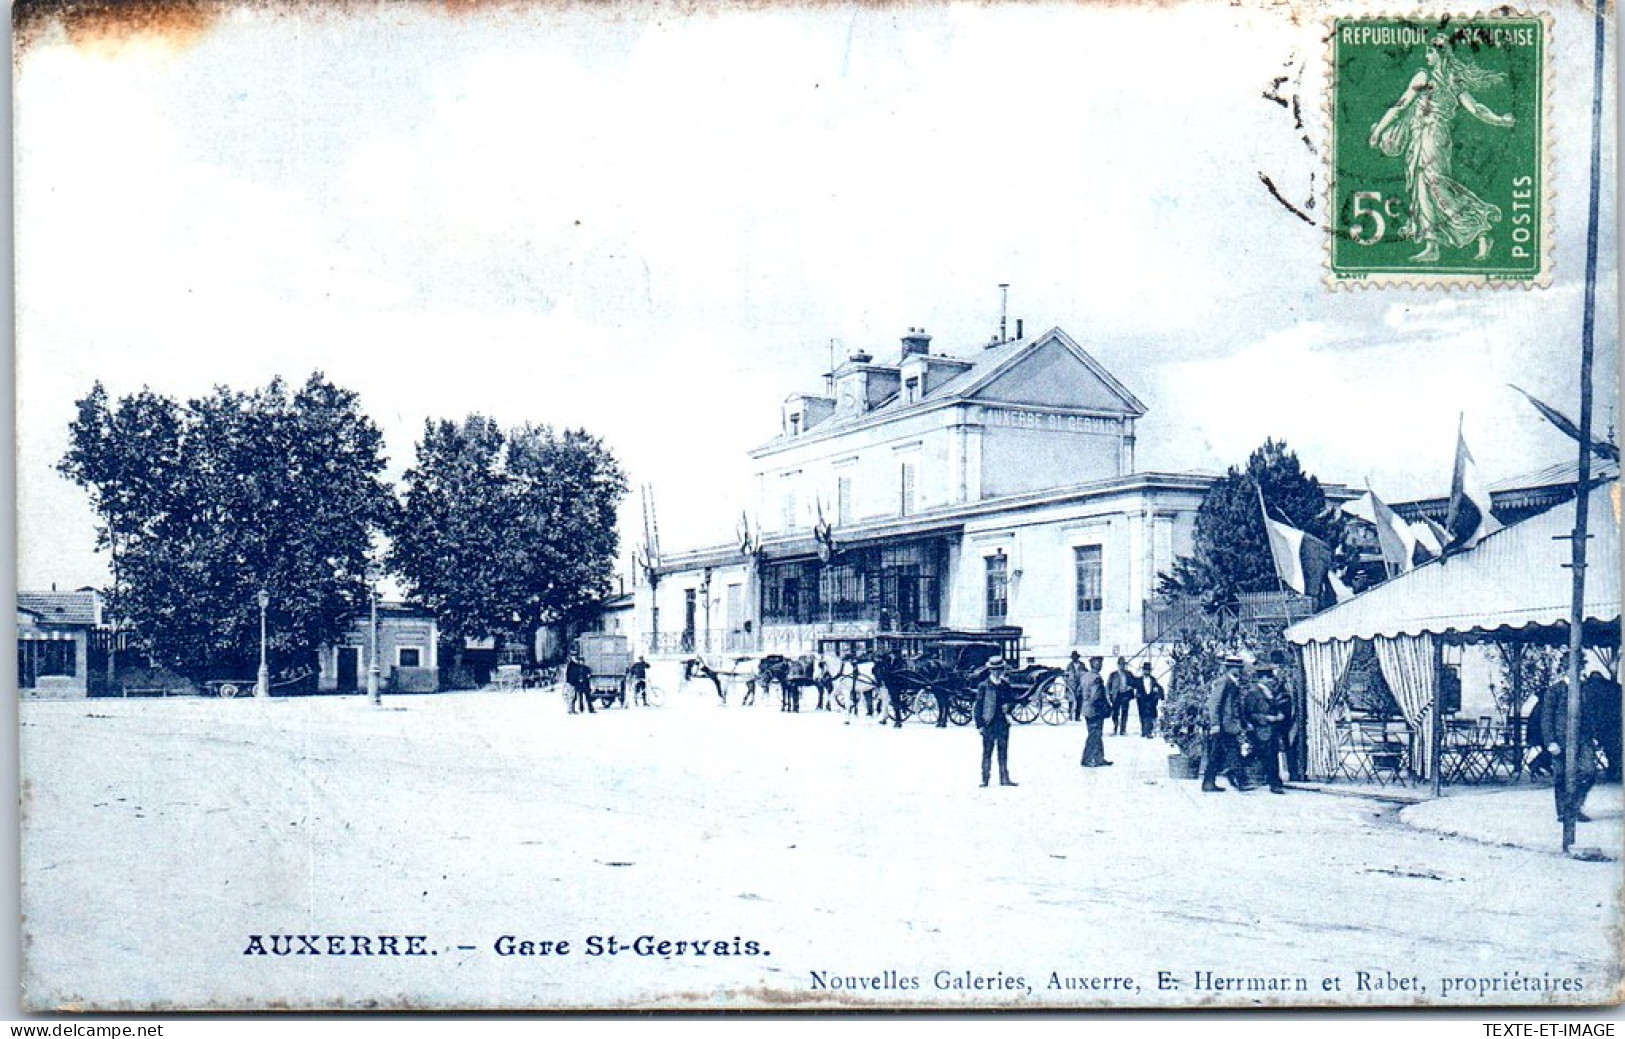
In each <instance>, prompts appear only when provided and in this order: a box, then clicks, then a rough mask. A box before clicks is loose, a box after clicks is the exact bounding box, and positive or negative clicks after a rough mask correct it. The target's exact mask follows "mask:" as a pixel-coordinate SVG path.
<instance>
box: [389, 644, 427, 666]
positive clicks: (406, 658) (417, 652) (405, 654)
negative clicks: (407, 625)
mask: <svg viewBox="0 0 1625 1039" xmlns="http://www.w3.org/2000/svg"><path fill="white" fill-rule="evenodd" d="M395 658H396V659H395V663H396V664H397V665H398V666H400V667H422V666H423V650H421V649H419V648H418V647H416V646H402V647H400V648H399V649H397V650H396V651H395Z"/></svg>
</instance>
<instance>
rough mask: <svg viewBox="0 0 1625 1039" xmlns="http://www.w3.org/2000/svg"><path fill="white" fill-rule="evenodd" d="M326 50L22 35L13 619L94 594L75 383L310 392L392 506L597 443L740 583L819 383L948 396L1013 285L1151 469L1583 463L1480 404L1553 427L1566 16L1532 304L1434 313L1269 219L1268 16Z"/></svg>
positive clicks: (1609, 394) (48, 30)
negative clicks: (1256, 461)
mask: <svg viewBox="0 0 1625 1039" xmlns="http://www.w3.org/2000/svg"><path fill="white" fill-rule="evenodd" d="M311 6H312V8H313V9H308V10H307V9H306V8H305V7H304V6H302V5H294V4H285V5H279V4H276V3H262V4H253V5H250V4H244V5H242V6H238V7H234V8H221V9H220V11H219V14H218V16H217V17H213V18H204V17H194V18H190V19H188V18H180V19H178V20H171V21H168V22H165V21H163V20H162V19H159V20H157V21H156V22H149V23H144V24H142V25H140V26H132V25H129V24H126V25H115V26H107V25H96V24H91V23H87V22H83V21H81V22H75V23H72V24H66V25H64V24H56V23H51V24H45V25H43V26H38V27H36V31H34V32H32V33H25V35H24V37H23V41H22V43H21V45H20V47H19V50H18V58H17V61H16V64H15V84H14V98H15V140H16V145H15V147H16V173H15V185H16V207H17V208H16V256H17V297H16V310H17V321H16V326H17V346H16V350H17V394H18V400H17V451H18V459H17V482H18V510H19V514H18V530H19V585H20V587H24V588H32V587H47V586H49V585H51V584H53V583H54V584H57V585H59V586H61V587H75V586H79V585H83V584H102V583H105V581H106V566H105V560H104V559H103V558H102V557H100V556H98V555H97V554H96V553H95V551H94V546H93V540H94V530H95V524H94V517H93V516H92V514H91V512H90V510H89V507H88V504H87V501H86V497H85V494H84V492H83V491H82V490H81V489H80V488H78V487H76V486H74V485H72V484H71V483H70V482H68V481H67V480H65V479H64V478H63V477H61V476H60V475H58V474H57V473H56V472H55V470H54V466H55V463H56V461H57V460H58V459H59V458H60V457H61V456H62V454H63V452H64V451H65V449H66V447H67V426H68V423H69V422H70V421H71V420H72V417H73V414H74V401H75V400H76V399H78V398H79V397H81V396H83V395H84V393H85V392H86V391H87V390H88V389H89V388H90V386H91V384H92V383H93V382H94V381H96V380H101V381H102V382H103V383H104V384H106V386H107V387H108V389H109V391H110V392H111V393H113V394H115V395H121V394H126V393H130V392H134V391H135V390H138V389H139V388H141V387H142V386H150V387H151V388H153V389H154V390H157V391H159V392H163V393H167V394H171V395H175V396H178V397H191V396H194V395H199V394H202V393H204V392H206V391H207V390H208V389H209V388H210V387H212V386H214V385H217V384H224V385H229V386H233V387H236V388H242V389H246V388H249V387H252V386H257V385H263V384H264V383H266V382H267V381H269V380H270V379H271V378H272V377H273V376H278V375H280V376H283V377H285V378H287V379H289V380H290V381H302V380H303V378H304V377H305V376H306V375H308V374H309V373H310V372H311V371H313V370H321V371H323V372H325V373H326V374H327V375H328V376H329V377H330V378H331V379H333V380H334V381H336V382H337V383H339V384H340V385H343V386H346V387H349V388H351V389H354V390H357V391H358V392H359V393H360V395H361V400H362V405H363V407H364V408H365V410H366V411H367V412H368V413H369V415H370V416H371V417H372V418H373V420H374V421H375V422H377V423H378V425H379V426H380V427H381V428H382V430H383V432H384V434H385V437H386V443H387V451H388V454H389V457H390V462H391V472H392V473H394V474H398V473H399V472H400V471H401V470H402V469H404V468H405V467H406V466H407V465H409V464H410V463H411V460H412V452H413V445H414V443H415V441H416V439H417V438H418V436H419V435H420V434H421V430H422V427H423V423H424V421H425V420H426V419H431V418H434V419H438V418H460V417H462V416H464V415H466V414H468V413H470V412H480V413H483V414H487V415H492V416H494V417H496V418H497V419H499V420H500V421H502V422H504V423H509V424H516V423H519V422H523V421H529V422H545V423H550V424H553V425H555V426H569V427H575V426H581V427H585V428H587V429H589V430H591V431H592V432H594V433H596V434H598V435H599V436H601V437H603V438H604V439H605V441H606V442H607V443H608V444H609V446H610V447H611V449H612V450H613V451H615V453H616V454H617V456H618V457H619V458H621V460H622V461H623V463H624V464H625V466H626V468H627V470H628V472H629V476H630V479H631V481H632V484H633V486H634V487H635V488H642V487H645V486H648V487H650V488H651V489H652V492H653V495H654V497H655V500H656V502H657V505H658V515H659V521H660V526H661V534H662V542H663V544H664V546H665V547H666V548H667V549H668V550H670V549H673V548H678V547H684V546H690V547H691V546H699V545H705V544H716V543H722V542H727V541H730V540H731V539H732V537H733V532H734V529H735V523H736V520H737V517H738V515H739V513H740V510H741V508H742V507H744V506H746V505H747V504H748V503H749V501H750V500H751V498H752V494H751V486H750V476H751V463H750V460H749V458H748V457H747V452H748V450H749V449H750V448H751V447H753V446H755V445H757V444H760V443H762V442H764V441H766V440H767V439H769V438H770V437H772V436H773V435H775V433H776V432H777V430H778V423H779V405H780V403H781V402H782V401H783V399H784V398H785V397H786V396H787V395H788V394H790V393H792V392H798V391H807V390H817V389H818V388H819V386H820V382H821V375H822V373H823V372H824V371H825V370H826V369H827V366H828V359H829V356H830V353H831V350H832V345H831V344H832V343H833V344H834V347H833V349H834V350H835V352H836V354H837V356H838V357H844V356H845V355H846V354H847V353H849V352H851V351H854V350H857V349H859V348H863V349H867V350H869V351H870V352H872V353H874V354H875V355H876V356H877V357H878V358H879V359H881V360H886V359H889V358H890V357H892V356H894V355H895V353H896V351H897V339H898V337H899V336H901V335H902V334H903V333H904V332H905V331H906V330H907V329H908V328H910V327H916V326H923V327H925V328H926V329H927V330H928V331H929V332H930V333H931V334H932V335H933V336H934V340H933V350H936V351H939V352H947V353H971V352H974V350H975V349H977V347H978V346H979V345H980V344H982V343H985V342H986V341H987V339H988V337H989V336H990V335H991V334H993V333H994V332H996V331H997V327H998V319H999V307H1000V294H999V289H998V286H999V285H1000V284H1001V283H1007V284H1008V285H1009V286H1010V289H1009V315H1010V317H1011V319H1012V320H1013V319H1014V318H1016V317H1021V318H1023V319H1024V321H1025V323H1026V327H1027V329H1028V330H1029V331H1030V332H1032V331H1039V330H1042V329H1046V328H1049V327H1051V326H1060V327H1062V328H1064V329H1066V330H1067V331H1068V332H1069V333H1070V334H1071V335H1072V336H1073V337H1074V338H1075V339H1076V340H1077V341H1078V342H1079V343H1080V344H1082V345H1083V347H1084V349H1086V350H1087V351H1089V352H1090V353H1091V354H1093V355H1094V356H1095V357H1096V358H1098V359H1099V360H1100V361H1101V362H1102V363H1103V364H1104V365H1105V366H1106V367H1107V368H1108V369H1110V370H1111V371H1112V372H1114V373H1115V374H1116V375H1117V376H1118V377H1119V378H1120V379H1121V381H1122V382H1123V383H1124V384H1125V385H1127V386H1128V387H1129V389H1130V390H1132V391H1133V392H1134V393H1135V394H1136V395H1137V396H1138V397H1139V398H1140V399H1141V400H1143V401H1145V402H1146V403H1147V405H1148V406H1149V408H1150V413H1149V414H1148V415H1147V417H1146V418H1145V419H1144V420H1142V422H1141V423H1140V427H1139V430H1138V432H1139V438H1138V447H1137V454H1138V459H1137V461H1138V464H1139V467H1140V468H1142V469H1157V470H1181V471H1182V470H1199V471H1210V472H1219V471H1222V470H1223V469H1224V468H1225V467H1227V466H1229V465H1232V464H1239V463H1241V462H1243V461H1244V460H1245V458H1246V456H1247V454H1248V453H1249V452H1250V451H1251V450H1252V449H1253V448H1255V447H1257V446H1258V445H1259V444H1260V443H1262V441H1263V440H1264V439H1265V438H1266V437H1272V436H1273V437H1275V438H1277V439H1285V440H1286V441H1287V442H1288V444H1289V445H1291V446H1292V447H1293V448H1295V449H1296V450H1297V451H1298V453H1299V455H1300V457H1301V458H1302V459H1303V461H1304V463H1305V465H1306V467H1307V468H1309V469H1310V470H1311V471H1312V472H1314V473H1316V474H1317V475H1319V476H1321V477H1322V478H1323V479H1327V480H1332V481H1338V482H1343V483H1349V484H1354V485H1357V486H1359V485H1363V484H1364V483H1365V482H1366V481H1367V480H1369V481H1370V483H1371V486H1372V487H1373V488H1374V489H1376V490H1377V491H1378V493H1379V494H1381V495H1383V496H1384V497H1386V498H1389V499H1392V500H1404V499H1405V498H1407V497H1418V496H1424V495H1434V494H1441V493H1444V492H1445V491H1446V490H1447V489H1448V483H1449V476H1450V465H1451V460H1452V457H1453V454H1454V448H1455V431H1456V426H1457V422H1458V416H1459V417H1460V421H1461V423H1462V426H1463V429H1464V431H1465V435H1466V437H1467V439H1468V442H1469V443H1470V444H1471V446H1472V449H1473V453H1474V454H1475V456H1476V457H1477V459H1478V462H1479V465H1480V467H1481V469H1482V470H1483V472H1484V475H1485V477H1486V478H1487V479H1490V480H1496V479H1499V478H1503V477H1510V476H1515V475H1517V474H1520V473H1525V472H1531V471H1533V470H1536V469H1539V468H1541V467H1543V466H1546V465H1549V464H1551V463H1553V462H1558V461H1562V460H1565V459H1569V458H1572V456H1573V451H1572V450H1571V445H1570V442H1568V441H1567V440H1565V439H1564V438H1563V437H1562V436H1561V435H1560V434H1558V433H1557V432H1556V431H1555V430H1553V429H1552V428H1551V427H1550V426H1549V425H1547V424H1546V423H1545V422H1544V420H1542V419H1541V418H1540V417H1539V416H1538V415H1537V414H1535V412H1534V411H1533V410H1532V409H1531V408H1529V406H1528V405H1527V404H1525V403H1523V402H1522V400H1521V398H1518V397H1517V395H1516V394H1514V393H1513V392H1512V391H1511V390H1509V389H1508V388H1507V385H1506V384H1507V383H1516V384H1517V385H1519V386H1521V387H1523V388H1524V389H1526V390H1529V391H1530V392H1531V393H1533V394H1535V395H1536V396H1538V397H1541V398H1543V399H1545V400H1546V401H1548V402H1549V403H1552V404H1554V405H1556V406H1558V407H1560V408H1562V409H1564V410H1566V411H1568V412H1570V413H1571V414H1573V413H1575V412H1577V411H1578V407H1577V400H1578V376H1577V369H1578V363H1577V360H1578V355H1579V339H1580V325H1581V313H1582V306H1581V303H1582V295H1583V291H1582V288H1583V287H1582V278H1581V275H1582V272H1583V269H1584V251H1583V249H1584V237H1585V224H1586V221H1585V215H1586V213H1585V205H1584V200H1585V198H1586V193H1587V181H1586V168H1585V163H1584V161H1583V159H1584V142H1586V141H1587V140H1588V138H1589V133H1590V127H1589V123H1588V121H1587V118H1586V116H1587V111H1588V103H1589V100H1590V96H1589V88H1588V86H1587V84H1589V81H1590V72H1589V64H1588V63H1589V60H1590V43H1591V36H1590V32H1591V30H1590V24H1589V21H1588V19H1587V18H1586V17H1585V16H1584V14H1583V13H1582V12H1580V11H1578V9H1573V8H1569V7H1567V6H1565V7H1562V8H1561V9H1559V10H1557V11H1556V12H1555V13H1554V32H1553V37H1552V38H1553V49H1552V61H1553V68H1552V75H1551V79H1552V82H1553V83H1555V84H1557V89H1554V91H1553V98H1552V109H1551V117H1552V118H1551V125H1550V130H1551V132H1550V138H1551V140H1552V141H1553V147H1554V158H1553V161H1552V164H1551V166H1552V171H1553V174H1554V179H1553V188H1554V191H1555V195H1556V199H1555V202H1554V206H1555V213H1556V219H1555V227H1556V236H1555V246H1556V253H1555V272H1556V273H1555V276H1554V280H1553V284H1552V285H1551V287H1550V288H1546V289H1535V290H1525V289H1511V290H1502V291H1468V292H1463V291H1453V292H1445V291H1440V290H1431V291H1429V290H1409V289H1380V290H1364V291H1347V290H1344V291H1333V290H1331V289H1329V288H1328V287H1327V286H1326V285H1325V284H1324V282H1323V279H1322V270H1323V267H1322V265H1323V260H1324V252H1325V248H1324V246H1325V239H1324V232H1323V231H1322V230H1321V229H1319V228H1318V227H1315V226H1311V225H1310V224H1309V223H1306V222H1304V221H1303V220H1300V219H1299V218H1298V217H1297V216H1295V215H1294V214H1292V213H1291V212H1289V211H1288V210H1287V209H1286V208H1284V207H1283V206H1282V205H1280V204H1279V203H1278V202H1277V201H1276V200H1275V199H1273V198H1272V197H1271V195H1270V194H1269V192H1268V191H1267V190H1266V189H1265V187H1264V185H1263V183H1262V180H1261V175H1263V176H1267V177H1268V178H1269V179H1270V181H1271V182H1272V183H1274V184H1275V185H1276V186H1277V188H1278V189H1279V191H1280V192H1281V194H1282V195H1283V196H1285V197H1286V198H1288V199H1289V200H1291V201H1292V202H1293V203H1294V204H1295V205H1297V206H1298V207H1299V208H1301V209H1304V210H1305V211H1306V212H1307V213H1309V214H1310V215H1311V216H1312V217H1315V218H1316V219H1318V216H1319V213H1320V211H1321V210H1322V209H1324V202H1323V200H1322V199H1321V198H1320V197H1319V195H1320V193H1321V192H1322V191H1323V189H1324V180H1325V178H1324V174H1323V169H1324V162H1325V160H1324V158H1323V156H1322V154H1321V153H1322V151H1323V150H1324V149H1323V146H1324V140H1325V136H1326V134H1325V125H1324V123H1325V118H1324V114H1323V112H1322V109H1321V106H1322V105H1323V104H1324V95H1325V86H1326V77H1325V40H1324V35H1323V33H1324V30H1323V28H1322V26H1321V24H1320V21H1319V19H1318V18H1317V17H1312V16H1310V15H1307V14H1305V15H1302V16H1298V15H1295V14H1294V13H1293V10H1292V9H1291V8H1289V7H1285V6H1282V5H1264V4H1253V3H1250V2H1247V3H1241V4H1234V5H1232V4H1218V3H1178V2H1173V3H1169V4H1166V5H1146V6H1141V7H1131V6H1128V5H1118V6H1113V7H1094V6H1087V5H1070V4H1053V5H1052V4H1044V3H1035V4H1022V5H1014V4H1011V5H987V4H959V3H941V4H913V5H908V6H895V7H888V6H884V5H867V6H850V7H849V6H842V5H838V4H830V5H822V6H818V7H809V8H808V9H806V10H797V9H795V8H792V7H790V6H789V5H787V4H786V5H773V4H763V5H759V6H756V7H754V8H751V7H749V6H746V5H732V6H728V7H722V6H720V5H718V6H710V5H689V6H688V7H687V8H686V9H679V8H675V7H656V6H653V5H648V6H639V5H615V6H614V7H612V8H605V9H599V8H588V7H586V6H571V5H566V4H559V5H553V6H546V5H541V4H536V5H531V6H526V5H524V4H508V5H497V4H490V5H480V4H474V5H460V6H456V7H445V6H440V5H429V4H410V3H408V4H399V5H389V6H371V5H367V4H364V3H358V4H351V5H346V6H344V7H343V8H342V9H340V8H337V7H334V8H321V7H314V5H311ZM1345 8H1346V10H1347V12H1349V13H1353V12H1357V11H1360V10H1362V9H1363V8H1361V7H1360V5H1358V4H1349V5H1340V7H1339V10H1340V12H1341V11H1344V10H1345ZM1612 71H1613V70H1612V67H1611V68H1610V72H1611V73H1612ZM1283 78H1284V79H1283ZM1277 79H1283V82H1282V83H1281V84H1280V85H1279V86H1273V84H1274V81H1276V80H1277ZM1608 81H1609V89H1608V92H1607V95H1606V98H1605V105H1606V106H1607V111H1608V112H1609V113H1610V116H1612V113H1613V112H1614V94H1615V88H1614V76H1613V75H1612V74H1611V75H1610V76H1609V80H1608ZM1272 92H1273V93H1275V94H1277V95H1278V96H1281V97H1285V98H1294V97H1295V98H1296V99H1297V101H1298V107H1299V111H1300V112H1301V113H1302V116H1303V121H1304V127H1303V128H1302V129H1299V128H1298V127H1297V126H1296V125H1295V123H1294V118H1293V114H1292V112H1291V110H1290V109H1289V108H1288V107H1284V106H1283V105H1281V104H1278V103H1276V102H1275V101H1272V100H1270V99H1269V98H1267V97H1266V96H1265V94H1266V93H1272ZM1612 125H1613V119H1612V118H1610V119H1609V126H1610V128H1611V127H1612ZM1608 143H1609V147H1608V148H1607V150H1606V159H1607V162H1606V166H1607V172H1606V180H1605V188H1604V190H1603V192H1602V197H1603V211H1602V214H1601V218H1602V219H1601V225H1602V228H1603V238H1602V242H1601V246H1602V247H1601V250H1600V254H1601V257H1602V269H1601V273H1600V284H1601V285H1602V291H1601V292H1600V296H1599V301H1598V328H1599V329H1600V330H1601V332H1600V334H1599V337H1598V357H1599V373H1600V375H1599V378H1598V386H1599V389H1598V392H1597V394H1596V397H1595V400H1596V404H1597V416H1598V424H1599V426H1600V427H1606V426H1607V425H1608V424H1609V423H1610V422H1611V421H1612V420H1613V418H1614V416H1615V409H1616V403H1617V388H1616V387H1617V383H1616V379H1615V372H1616V371H1617V332H1616V329H1617V324H1618V321H1617V309H1616V297H1615V292H1614V288H1613V286H1614V284H1615V281H1616V253H1617V247H1616V237H1615V233H1614V227H1615V223H1616V214H1615V211H1614V195H1615V192H1614V190H1613V173H1612V170H1613V148H1612V132H1610V135H1609V141H1608ZM639 509H640V505H639V501H638V498H637V497H636V496H634V497H633V498H631V499H629V501H628V508H627V514H628V515H629V516H630V517H632V518H633V520H634V521H635V520H636V517H637V515H638V513H639ZM639 529H640V527H639ZM629 534H631V535H633V536H635V534H636V532H635V531H629Z"/></svg>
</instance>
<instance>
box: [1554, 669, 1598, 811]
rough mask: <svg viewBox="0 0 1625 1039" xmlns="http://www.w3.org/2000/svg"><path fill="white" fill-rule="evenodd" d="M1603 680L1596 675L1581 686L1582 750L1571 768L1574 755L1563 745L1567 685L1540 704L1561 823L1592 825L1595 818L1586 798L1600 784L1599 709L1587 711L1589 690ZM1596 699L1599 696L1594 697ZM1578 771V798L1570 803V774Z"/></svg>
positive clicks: (1575, 753) (1566, 733)
mask: <svg viewBox="0 0 1625 1039" xmlns="http://www.w3.org/2000/svg"><path fill="white" fill-rule="evenodd" d="M1601 680H1602V679H1601V676H1597V675H1593V676H1589V677H1587V678H1586V680H1585V681H1584V682H1581V683H1580V725H1579V728H1578V735H1579V739H1580V742H1579V746H1577V747H1575V748H1574V754H1573V755H1572V756H1573V758H1574V762H1573V764H1572V765H1571V764H1570V763H1569V760H1568V758H1569V757H1570V755H1569V754H1568V753H1567V751H1566V750H1565V748H1564V746H1563V744H1564V742H1565V741H1566V740H1567V739H1568V731H1569V730H1568V717H1569V697H1568V689H1567V687H1566V686H1565V685H1555V686H1553V687H1552V688H1551V691H1550V692H1548V693H1547V694H1546V695H1545V696H1544V697H1542V698H1541V701H1540V711H1541V719H1540V720H1541V728H1542V730H1543V731H1544V733H1545V736H1546V740H1547V743H1546V750H1547V752H1548V753H1550V754H1551V756H1552V796H1553V799H1554V800H1555V801H1556V802H1557V818H1558V821H1559V822H1562V821H1565V820H1568V819H1573V820H1574V821H1575V822H1580V823H1588V822H1590V821H1591V817H1590V816H1589V815H1586V814H1585V803H1586V795H1587V794H1589V793H1591V788H1592V786H1593V785H1595V784H1596V782H1597V731H1596V726H1595V724H1594V716H1595V709H1594V707H1593V709H1592V710H1587V707H1588V706H1591V705H1588V704H1587V703H1586V687H1587V686H1588V685H1590V686H1594V685H1596V684H1597V682H1599V681H1601ZM1593 696H1595V694H1593ZM1571 767H1572V768H1573V769H1574V797H1573V799H1570V797H1569V792H1568V789H1567V787H1568V784H1567V779H1568V772H1569V769H1570V768H1571Z"/></svg>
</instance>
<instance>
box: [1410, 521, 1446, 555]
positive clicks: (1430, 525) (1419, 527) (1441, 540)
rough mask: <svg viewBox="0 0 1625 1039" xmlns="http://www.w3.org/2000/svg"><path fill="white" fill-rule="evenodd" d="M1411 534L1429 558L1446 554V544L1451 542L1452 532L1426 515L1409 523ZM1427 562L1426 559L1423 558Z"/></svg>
mask: <svg viewBox="0 0 1625 1039" xmlns="http://www.w3.org/2000/svg"><path fill="white" fill-rule="evenodd" d="M1408 526H1409V527H1410V530H1411V536H1412V537H1413V538H1415V539H1416V545H1417V547H1418V548H1420V549H1421V550H1422V552H1423V554H1424V555H1426V556H1427V557H1428V559H1438V558H1439V557H1440V556H1442V555H1444V546H1446V545H1448V544H1449V543H1450V532H1449V531H1447V530H1445V529H1444V528H1443V527H1441V526H1440V525H1439V524H1438V523H1437V522H1435V521H1434V520H1430V519H1428V518H1427V517H1426V516H1423V517H1421V518H1420V519H1416V520H1412V521H1411V522H1410V524H1408ZM1423 562H1426V560H1423Z"/></svg>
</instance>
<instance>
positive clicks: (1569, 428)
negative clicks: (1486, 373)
mask: <svg viewBox="0 0 1625 1039" xmlns="http://www.w3.org/2000/svg"><path fill="white" fill-rule="evenodd" d="M1507 385H1508V386H1512V384H1511V383H1510V382H1509V383H1507ZM1512 388H1513V389H1515V390H1517V391H1518V392H1519V393H1521V394H1523V396H1524V399H1525V400H1527V401H1528V402H1529V403H1530V404H1533V405H1534V406H1535V410H1536V411H1538V412H1540V414H1541V416H1542V417H1543V418H1545V419H1546V421H1547V422H1550V423H1551V424H1552V425H1554V426H1556V427H1557V428H1558V429H1560V430H1562V431H1563V435H1564V436H1566V437H1568V438H1569V439H1570V440H1573V441H1574V442H1575V443H1577V444H1578V443H1580V442H1581V440H1583V439H1586V438H1583V437H1581V436H1580V427H1579V426H1577V425H1575V424H1574V422H1573V421H1572V420H1571V419H1570V418H1569V417H1568V416H1567V415H1565V414H1563V413H1562V412H1561V411H1558V410H1557V409H1556V408H1554V407H1552V406H1551V405H1550V404H1547V403H1545V402H1544V401H1541V400H1537V399H1536V398H1535V397H1533V396H1531V395H1530V393H1529V391H1528V390H1524V389H1520V388H1519V387H1517V386H1512ZM1587 442H1588V443H1589V445H1590V449H1591V453H1592V454H1594V455H1596V456H1597V457H1598V458H1601V459H1604V460H1605V461H1609V462H1618V461H1619V448H1618V447H1616V446H1614V445H1613V444H1610V443H1609V442H1608V441H1606V440H1588V441H1587Z"/></svg>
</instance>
